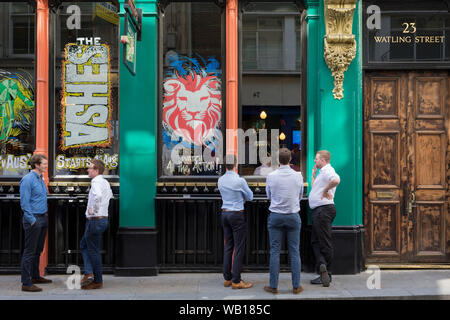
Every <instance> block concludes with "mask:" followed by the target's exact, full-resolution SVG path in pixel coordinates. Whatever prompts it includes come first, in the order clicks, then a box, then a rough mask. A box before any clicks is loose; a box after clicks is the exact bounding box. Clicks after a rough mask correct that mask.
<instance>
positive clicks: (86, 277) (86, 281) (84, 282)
mask: <svg viewBox="0 0 450 320" xmlns="http://www.w3.org/2000/svg"><path fill="white" fill-rule="evenodd" d="M93 281H94V274H93V273H88V274H85V275H84V277H83V279H81V285H82V286H85V285H87V284H89V283H91V282H93Z"/></svg>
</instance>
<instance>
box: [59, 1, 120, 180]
mask: <svg viewBox="0 0 450 320" xmlns="http://www.w3.org/2000/svg"><path fill="white" fill-rule="evenodd" d="M116 10H117V8H116V7H115V6H114V5H113V4H111V3H109V2H103V3H99V2H63V3H62V4H61V5H60V6H59V7H58V10H57V14H56V25H55V28H56V32H55V34H56V40H55V47H54V66H55V67H54V95H53V99H54V112H53V113H52V117H53V124H54V130H53V137H52V138H53V141H54V150H53V156H54V159H53V172H54V175H55V176H56V177H62V178H64V177H66V176H74V175H77V176H86V175H87V168H88V165H89V162H90V160H91V159H93V158H96V159H100V160H102V161H103V162H104V163H105V167H106V172H105V175H110V176H117V175H119V99H118V92H119V25H120V24H119V16H118V15H117V13H116Z"/></svg>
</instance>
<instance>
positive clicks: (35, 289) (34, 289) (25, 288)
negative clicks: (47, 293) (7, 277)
mask: <svg viewBox="0 0 450 320" xmlns="http://www.w3.org/2000/svg"><path fill="white" fill-rule="evenodd" d="M22 291H26V292H40V291H42V289H41V288H39V287H37V286H35V285H34V284H32V285H31V286H24V285H22Z"/></svg>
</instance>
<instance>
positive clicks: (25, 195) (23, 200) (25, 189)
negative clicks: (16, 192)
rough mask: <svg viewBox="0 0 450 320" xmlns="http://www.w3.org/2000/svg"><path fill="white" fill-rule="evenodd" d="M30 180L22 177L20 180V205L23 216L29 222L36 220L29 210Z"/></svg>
mask: <svg viewBox="0 0 450 320" xmlns="http://www.w3.org/2000/svg"><path fill="white" fill-rule="evenodd" d="M30 201H31V181H30V179H23V180H22V181H20V207H21V208H22V211H23V215H24V218H25V220H26V221H27V222H29V223H30V224H33V223H34V222H35V221H36V218H35V217H34V215H33V213H32V212H31V203H30Z"/></svg>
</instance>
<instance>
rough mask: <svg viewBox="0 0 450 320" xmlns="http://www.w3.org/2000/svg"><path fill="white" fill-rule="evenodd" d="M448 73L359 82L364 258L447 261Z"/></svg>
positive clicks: (374, 76) (370, 77) (385, 75)
mask: <svg viewBox="0 0 450 320" xmlns="http://www.w3.org/2000/svg"><path fill="white" fill-rule="evenodd" d="M448 91H449V74H448V72H447V71H437V72H424V71H414V72H402V71H399V72H397V71H395V72H394V71H390V72H370V73H367V74H366V76H365V79H364V96H365V101H364V172H365V176H364V180H365V181H364V224H365V229H366V242H365V246H366V259H367V262H368V263H387V262H392V263H448V262H450V249H449V248H450V213H449V209H450V206H449V198H450V197H449V195H450V190H449V185H450V183H449V179H450V145H449V141H450V133H449V127H450V120H449V114H450V110H449V95H448Z"/></svg>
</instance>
